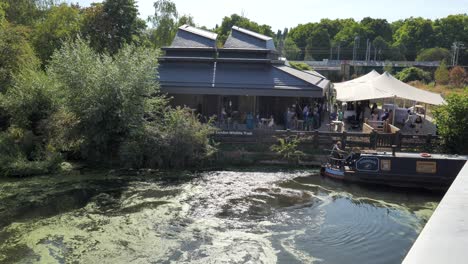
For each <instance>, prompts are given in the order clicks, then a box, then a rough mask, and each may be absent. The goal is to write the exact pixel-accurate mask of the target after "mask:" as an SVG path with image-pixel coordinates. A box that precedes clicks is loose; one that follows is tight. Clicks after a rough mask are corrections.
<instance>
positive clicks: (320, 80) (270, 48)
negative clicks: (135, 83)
mask: <svg viewBox="0 0 468 264" xmlns="http://www.w3.org/2000/svg"><path fill="white" fill-rule="evenodd" d="M216 37H217V35H216V34H214V33H212V32H208V31H205V30H201V29H197V28H194V27H190V26H187V25H184V26H182V27H180V28H179V30H178V31H177V35H176V37H175V38H174V41H173V42H172V45H171V46H170V47H166V48H164V50H166V55H165V56H163V57H161V58H160V66H159V83H160V85H161V91H162V92H165V93H170V94H213V95H254V96H287V97H322V96H323V95H324V93H325V90H326V89H327V88H328V87H329V85H330V82H329V81H328V80H327V79H326V78H325V77H323V76H321V75H320V74H318V73H316V72H314V71H312V72H304V71H300V70H296V69H293V68H291V67H288V66H284V65H283V64H281V63H278V62H277V58H278V57H277V52H276V50H275V45H274V43H273V39H272V38H270V37H268V36H264V35H261V34H258V33H255V32H252V31H249V30H246V29H243V28H239V27H233V28H232V31H231V35H230V36H229V38H228V40H227V41H226V43H225V45H224V48H223V49H216Z"/></svg>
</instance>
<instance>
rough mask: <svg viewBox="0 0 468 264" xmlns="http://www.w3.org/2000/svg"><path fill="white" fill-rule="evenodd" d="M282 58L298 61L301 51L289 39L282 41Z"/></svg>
mask: <svg viewBox="0 0 468 264" xmlns="http://www.w3.org/2000/svg"><path fill="white" fill-rule="evenodd" d="M283 53H284V56H286V58H287V59H288V60H298V59H299V58H300V57H301V50H300V49H299V48H298V47H297V45H296V43H294V41H293V40H292V39H291V38H286V39H285V40H284V52H283Z"/></svg>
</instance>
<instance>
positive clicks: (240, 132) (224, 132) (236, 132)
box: [215, 130, 253, 136]
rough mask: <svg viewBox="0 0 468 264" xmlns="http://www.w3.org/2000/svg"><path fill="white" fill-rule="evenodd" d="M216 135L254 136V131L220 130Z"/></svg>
mask: <svg viewBox="0 0 468 264" xmlns="http://www.w3.org/2000/svg"><path fill="white" fill-rule="evenodd" d="M215 134H216V135H221V136H253V132H252V131H226V130H220V131H216V133H215Z"/></svg>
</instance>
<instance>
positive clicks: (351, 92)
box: [334, 72, 445, 105]
mask: <svg viewBox="0 0 468 264" xmlns="http://www.w3.org/2000/svg"><path fill="white" fill-rule="evenodd" d="M375 73H377V72H375ZM370 74H372V75H373V76H372V75H370ZM368 75H369V76H368ZM366 76H367V77H366ZM363 77H365V78H363ZM361 78H363V79H361V81H359V80H358V81H355V82H352V81H349V82H345V83H341V84H338V83H337V84H335V85H334V87H335V90H336V94H337V95H336V100H338V101H342V102H349V101H363V100H371V99H382V98H401V99H406V100H411V101H416V102H421V103H427V104H432V105H441V104H444V103H445V101H444V99H443V98H442V96H440V94H437V93H431V92H428V91H424V90H421V89H418V88H416V87H413V86H411V85H408V84H406V83H404V82H402V81H400V80H398V79H396V78H395V77H393V76H392V75H391V74H389V73H388V72H384V73H383V74H382V75H380V76H375V74H374V73H373V72H371V73H369V74H367V75H364V76H362V77H361ZM354 80H357V79H354Z"/></svg>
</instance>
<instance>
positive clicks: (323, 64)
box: [295, 60, 440, 71]
mask: <svg viewBox="0 0 468 264" xmlns="http://www.w3.org/2000/svg"><path fill="white" fill-rule="evenodd" d="M295 62H303V63H306V64H308V65H310V66H311V67H312V68H314V69H315V70H337V71H338V70H341V66H342V65H349V66H360V67H384V66H386V65H391V66H392V67H398V68H400V67H401V68H405V67H413V66H416V67H434V68H437V67H439V65H440V62H439V61H365V60H322V61H295Z"/></svg>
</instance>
